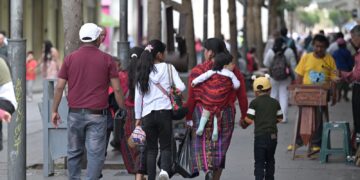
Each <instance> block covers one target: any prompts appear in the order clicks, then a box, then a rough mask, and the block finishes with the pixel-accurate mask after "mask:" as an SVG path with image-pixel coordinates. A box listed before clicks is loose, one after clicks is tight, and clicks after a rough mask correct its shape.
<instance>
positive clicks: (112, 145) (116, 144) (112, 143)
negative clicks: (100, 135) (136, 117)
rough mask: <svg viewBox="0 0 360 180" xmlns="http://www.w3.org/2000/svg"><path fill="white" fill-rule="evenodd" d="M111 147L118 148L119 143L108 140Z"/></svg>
mask: <svg viewBox="0 0 360 180" xmlns="http://www.w3.org/2000/svg"><path fill="white" fill-rule="evenodd" d="M110 145H111V147H113V148H114V149H115V150H120V143H116V142H115V141H114V140H112V141H110Z"/></svg>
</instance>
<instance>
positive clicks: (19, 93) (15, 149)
mask: <svg viewBox="0 0 360 180" xmlns="http://www.w3.org/2000/svg"><path fill="white" fill-rule="evenodd" d="M10 9H11V26H10V27H11V29H10V30H11V36H10V38H11V39H9V49H8V54H9V62H10V66H11V70H12V78H13V83H14V88H15V95H16V101H17V103H18V107H17V109H16V111H15V113H14V114H13V118H12V121H11V123H10V124H9V126H8V164H7V167H8V180H25V179H26V79H25V73H26V72H25V71H26V69H25V67H26V63H25V59H26V57H25V54H26V41H25V40H23V39H21V38H22V35H23V34H22V29H23V28H22V25H23V1H22V0H12V1H11V8H10Z"/></svg>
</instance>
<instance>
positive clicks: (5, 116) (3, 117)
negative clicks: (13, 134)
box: [0, 109, 11, 123]
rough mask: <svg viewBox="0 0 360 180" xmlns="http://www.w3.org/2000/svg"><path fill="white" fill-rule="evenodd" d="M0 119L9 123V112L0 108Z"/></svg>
mask: <svg viewBox="0 0 360 180" xmlns="http://www.w3.org/2000/svg"><path fill="white" fill-rule="evenodd" d="M0 121H5V122H7V123H9V122H10V121H11V114H10V113H8V112H6V111H4V110H2V109H0Z"/></svg>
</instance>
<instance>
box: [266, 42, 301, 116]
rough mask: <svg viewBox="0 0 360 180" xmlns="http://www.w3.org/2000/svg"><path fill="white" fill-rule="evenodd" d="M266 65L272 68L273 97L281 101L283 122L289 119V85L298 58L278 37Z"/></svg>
mask: <svg viewBox="0 0 360 180" xmlns="http://www.w3.org/2000/svg"><path fill="white" fill-rule="evenodd" d="M264 65H265V66H266V67H268V68H269V69H270V77H271V78H270V82H271V85H272V88H271V94H270V95H271V97H272V98H275V99H277V100H278V101H279V102H280V105H281V110H282V112H283V113H284V114H283V123H286V122H287V121H288V115H287V112H288V96H289V92H288V90H287V87H288V86H289V85H290V84H291V81H292V80H294V78H295V77H294V74H295V72H294V69H295V67H296V58H295V55H294V52H293V51H292V49H290V48H289V47H287V45H286V43H285V41H284V39H283V38H281V37H280V38H276V39H275V43H274V46H273V48H272V49H270V50H269V51H268V53H267V54H266V56H265V58H264Z"/></svg>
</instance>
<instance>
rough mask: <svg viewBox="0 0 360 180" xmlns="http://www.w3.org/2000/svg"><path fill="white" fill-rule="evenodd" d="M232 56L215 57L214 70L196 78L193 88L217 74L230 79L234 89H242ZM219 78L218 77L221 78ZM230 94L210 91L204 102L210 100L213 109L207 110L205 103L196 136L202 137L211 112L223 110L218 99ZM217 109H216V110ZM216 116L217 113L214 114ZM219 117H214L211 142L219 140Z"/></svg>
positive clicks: (219, 55) (192, 84) (225, 54)
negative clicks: (235, 72) (234, 70)
mask: <svg viewBox="0 0 360 180" xmlns="http://www.w3.org/2000/svg"><path fill="white" fill-rule="evenodd" d="M232 58H233V57H232V56H231V55H230V54H228V53H219V54H217V55H216V56H215V57H214V60H215V61H214V65H213V68H212V69H211V70H208V71H206V72H205V73H203V74H201V75H200V76H198V77H197V78H195V79H194V80H193V81H192V82H191V86H192V87H195V86H196V85H198V84H200V83H202V82H205V81H206V80H208V79H209V78H210V77H212V76H213V75H215V74H218V75H221V76H225V77H227V78H230V79H231V81H232V86H233V88H234V89H238V88H239V87H240V81H239V80H238V79H237V78H236V76H235V74H234V73H233V72H232V70H233V69H234V64H233V63H231V61H232ZM221 76H218V77H221ZM218 82H219V83H216V84H212V85H214V86H217V85H220V86H221V85H222V84H220V83H221V81H218ZM228 93H229V91H208V92H207V94H206V96H207V97H206V98H204V101H206V100H205V99H207V100H210V101H211V103H208V104H209V106H208V107H212V108H211V109H212V110H210V109H207V106H206V104H207V103H206V102H203V103H204V104H205V107H204V108H203V111H202V114H201V118H200V123H199V127H198V129H197V130H196V134H197V135H198V136H201V135H202V134H203V131H204V127H205V125H206V123H207V122H208V120H209V118H210V115H211V111H214V110H215V111H217V110H219V109H221V107H222V106H223V105H224V104H223V102H222V101H220V102H219V103H217V102H218V100H217V99H218V98H217V97H226V95H227V94H228ZM214 107H215V108H214ZM214 113H215V114H216V113H217V112H214ZM218 124H219V122H218V117H217V115H214V122H213V133H212V137H211V140H212V141H217V140H218Z"/></svg>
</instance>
